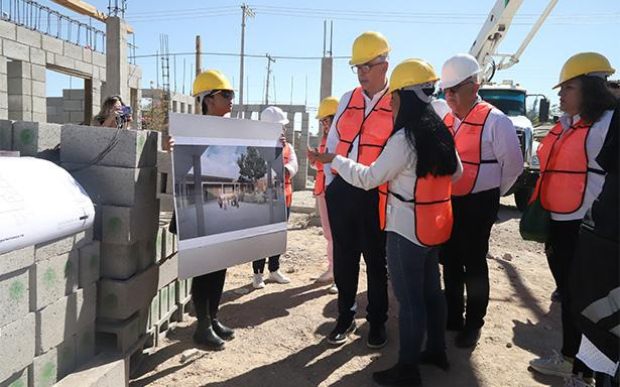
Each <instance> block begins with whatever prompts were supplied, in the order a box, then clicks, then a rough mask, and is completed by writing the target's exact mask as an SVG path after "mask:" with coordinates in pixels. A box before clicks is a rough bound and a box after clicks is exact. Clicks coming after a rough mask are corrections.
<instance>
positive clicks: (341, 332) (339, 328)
mask: <svg viewBox="0 0 620 387" xmlns="http://www.w3.org/2000/svg"><path fill="white" fill-rule="evenodd" d="M355 330H356V326H355V320H353V321H351V324H349V325H344V324H341V323H340V322H338V323H337V324H336V328H334V330H333V331H331V333H330V334H329V336H327V342H328V343H330V344H333V345H341V344H344V343H345V342H346V341H347V338H348V337H349V335H351V334H352V333H355Z"/></svg>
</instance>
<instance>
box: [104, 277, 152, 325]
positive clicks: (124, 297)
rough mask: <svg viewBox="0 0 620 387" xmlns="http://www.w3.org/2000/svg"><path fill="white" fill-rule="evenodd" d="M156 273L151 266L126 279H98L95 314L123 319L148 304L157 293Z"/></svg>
mask: <svg viewBox="0 0 620 387" xmlns="http://www.w3.org/2000/svg"><path fill="white" fill-rule="evenodd" d="M157 275H158V269H157V267H156V266H151V267H150V268H149V269H147V270H145V271H143V272H141V273H138V274H136V275H134V276H133V277H131V278H130V279H128V280H126V281H120V280H110V279H102V280H100V281H99V297H98V300H97V309H98V313H97V316H98V317H100V318H110V319H123V320H124V319H127V318H129V317H130V316H131V315H132V314H134V313H135V312H136V311H138V310H140V309H142V308H145V307H146V306H148V305H149V303H150V302H151V299H152V298H153V297H154V296H155V295H156V294H157Z"/></svg>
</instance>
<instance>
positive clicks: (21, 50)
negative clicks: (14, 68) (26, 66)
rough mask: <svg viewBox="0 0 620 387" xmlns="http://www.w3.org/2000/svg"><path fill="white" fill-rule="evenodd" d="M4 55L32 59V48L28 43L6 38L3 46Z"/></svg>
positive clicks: (22, 59) (19, 58) (25, 60)
mask: <svg viewBox="0 0 620 387" xmlns="http://www.w3.org/2000/svg"><path fill="white" fill-rule="evenodd" d="M3 51H4V52H3V53H4V56H5V57H7V58H10V59H15V60H21V61H24V62H28V61H30V50H29V48H28V46H27V45H25V44H21V43H17V42H15V41H12V40H5V41H4V47H3Z"/></svg>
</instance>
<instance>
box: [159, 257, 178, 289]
mask: <svg viewBox="0 0 620 387" xmlns="http://www.w3.org/2000/svg"><path fill="white" fill-rule="evenodd" d="M157 266H158V267H159V279H158V283H157V288H158V289H161V288H163V287H164V286H167V285H168V284H170V283H172V282H174V280H175V279H177V277H178V276H179V255H178V254H175V255H173V256H172V257H170V258H167V259H164V260H162V261H160V262H158V263H157Z"/></svg>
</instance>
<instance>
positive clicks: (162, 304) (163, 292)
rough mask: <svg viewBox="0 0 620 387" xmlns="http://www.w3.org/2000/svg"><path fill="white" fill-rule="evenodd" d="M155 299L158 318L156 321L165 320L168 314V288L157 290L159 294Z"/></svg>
mask: <svg viewBox="0 0 620 387" xmlns="http://www.w3.org/2000/svg"><path fill="white" fill-rule="evenodd" d="M157 297H158V298H159V317H158V319H157V321H161V320H162V319H163V318H165V317H166V316H167V315H168V312H170V304H169V302H170V299H169V298H168V287H167V286H164V287H163V288H161V289H160V290H159V293H158V294H157Z"/></svg>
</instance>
